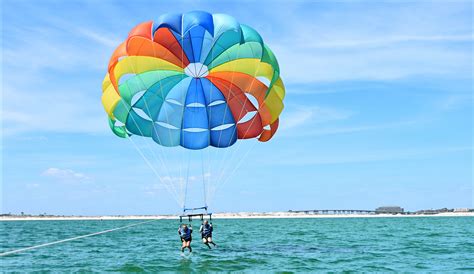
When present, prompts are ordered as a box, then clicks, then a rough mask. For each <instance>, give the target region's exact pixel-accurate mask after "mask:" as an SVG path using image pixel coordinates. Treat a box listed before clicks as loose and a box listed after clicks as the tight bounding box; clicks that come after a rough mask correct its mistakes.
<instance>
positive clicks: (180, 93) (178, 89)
mask: <svg viewBox="0 0 474 274" xmlns="http://www.w3.org/2000/svg"><path fill="white" fill-rule="evenodd" d="M191 81H193V78H191V77H186V78H184V79H183V80H182V81H181V82H179V83H178V84H177V85H176V86H174V87H173V88H171V90H170V91H169V92H168V94H166V97H164V98H166V100H167V101H174V102H176V103H178V104H180V105H184V103H185V101H186V94H187V93H188V89H189V87H190V85H191Z"/></svg>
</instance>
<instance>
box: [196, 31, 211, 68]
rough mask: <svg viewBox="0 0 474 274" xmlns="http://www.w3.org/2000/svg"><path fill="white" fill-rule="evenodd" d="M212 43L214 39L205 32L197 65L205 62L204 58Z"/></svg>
mask: <svg viewBox="0 0 474 274" xmlns="http://www.w3.org/2000/svg"><path fill="white" fill-rule="evenodd" d="M212 43H214V38H213V37H212V35H211V34H210V33H209V32H207V31H206V32H204V37H203V40H202V49H201V54H200V56H201V57H200V59H199V63H201V64H204V62H205V61H206V57H207V55H208V54H209V52H210V51H211V48H212Z"/></svg>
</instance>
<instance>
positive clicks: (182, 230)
mask: <svg viewBox="0 0 474 274" xmlns="http://www.w3.org/2000/svg"><path fill="white" fill-rule="evenodd" d="M192 233H193V227H192V225H191V224H189V227H188V226H187V225H186V224H182V225H180V226H179V228H178V234H179V237H180V238H181V242H182V243H183V245H182V247H181V252H184V249H185V248H188V249H189V252H193V249H192V248H191V241H192V240H193V238H192V236H191V234H192Z"/></svg>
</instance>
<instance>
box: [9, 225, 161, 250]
mask: <svg viewBox="0 0 474 274" xmlns="http://www.w3.org/2000/svg"><path fill="white" fill-rule="evenodd" d="M154 221H157V220H148V221H144V222H139V223H134V224H129V225H126V226H122V227H117V228H112V229H107V230H104V231H99V232H94V233H91V234H86V235H81V236H76V237H72V238H68V239H64V240H59V241H54V242H50V243H44V244H40V245H35V246H30V247H25V248H20V249H15V250H11V251H7V252H3V253H0V257H2V256H7V255H11V254H16V253H20V252H24V251H28V250H32V249H37V248H40V247H45V246H50V245H55V244H60V243H64V242H69V241H74V240H78V239H82V238H87V237H91V236H96V235H100V234H105V233H109V232H112V231H117V230H121V229H125V228H129V227H132V226H137V225H141V224H146V223H150V222H154Z"/></svg>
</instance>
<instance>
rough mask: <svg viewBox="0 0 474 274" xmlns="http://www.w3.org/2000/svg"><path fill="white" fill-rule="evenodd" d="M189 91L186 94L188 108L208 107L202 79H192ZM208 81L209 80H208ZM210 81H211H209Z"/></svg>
mask: <svg viewBox="0 0 474 274" xmlns="http://www.w3.org/2000/svg"><path fill="white" fill-rule="evenodd" d="M191 79H192V80H191V83H190V84H189V89H188V92H187V94H186V103H185V105H186V106H189V105H190V104H192V105H199V106H201V107H205V106H206V100H205V98H204V91H203V87H202V85H201V78H191ZM206 80H207V79H206ZM208 81H209V80H208Z"/></svg>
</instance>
